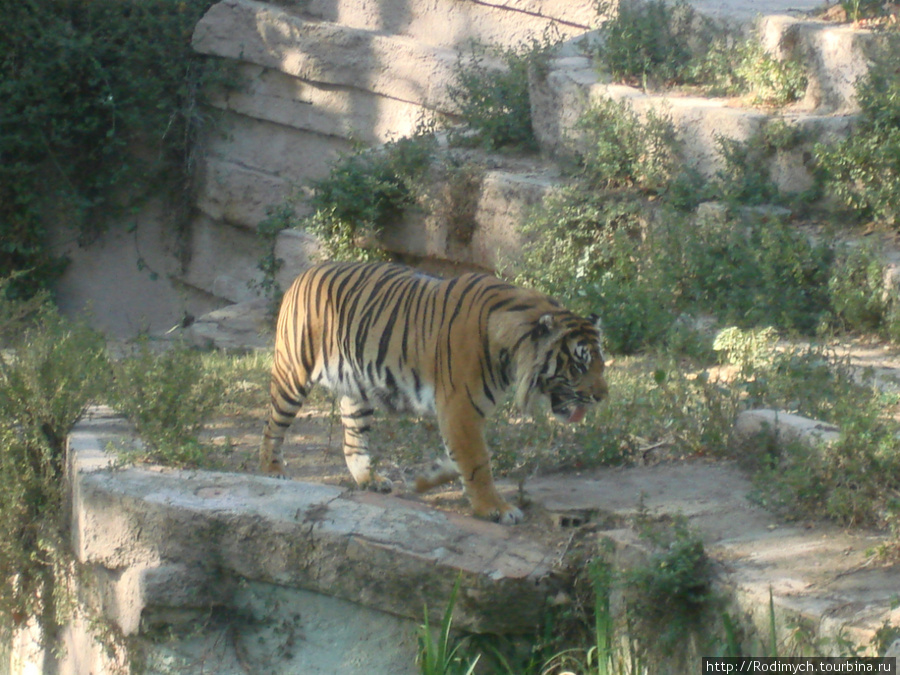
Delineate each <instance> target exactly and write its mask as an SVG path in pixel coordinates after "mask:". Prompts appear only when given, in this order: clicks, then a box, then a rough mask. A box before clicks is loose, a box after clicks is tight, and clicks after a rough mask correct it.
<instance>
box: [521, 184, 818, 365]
mask: <svg viewBox="0 0 900 675" xmlns="http://www.w3.org/2000/svg"><path fill="white" fill-rule="evenodd" d="M583 194H584V193H582V192H579V191H573V192H567V193H564V194H563V195H562V196H561V198H560V200H559V201H554V200H549V201H548V202H547V204H546V205H545V210H544V211H543V212H542V213H540V214H539V215H538V216H537V218H536V220H534V221H533V225H532V227H533V228H534V230H532V231H539V232H540V233H541V234H540V235H539V236H538V237H536V238H535V239H533V240H532V241H531V242H530V243H529V244H528V245H527V246H526V247H525V250H524V254H523V264H522V266H521V270H522V272H521V274H520V278H521V279H522V280H523V281H526V282H528V283H530V284H532V285H535V286H537V287H539V288H541V289H542V290H545V291H547V292H550V293H552V294H554V295H556V296H557V297H560V298H561V299H563V300H564V301H565V302H566V303H568V304H569V305H571V306H573V307H574V308H575V309H578V310H580V311H583V312H587V311H596V312H598V313H599V314H600V316H602V317H603V319H604V330H605V334H606V339H607V342H608V345H609V348H610V349H611V350H612V351H614V352H618V353H633V352H635V351H637V350H639V349H642V348H644V347H646V346H648V345H653V344H660V343H664V342H666V341H667V340H669V339H670V338H671V337H673V334H672V331H673V329H674V328H675V327H676V323H675V322H676V319H677V318H678V317H680V316H682V315H684V314H686V313H687V314H690V315H695V316H696V315H698V314H711V315H713V316H716V317H717V318H718V319H719V320H720V321H722V322H723V323H724V324H734V325H738V326H743V327H748V326H754V325H773V326H776V327H779V328H782V329H785V330H797V331H801V332H807V333H808V332H811V331H814V330H815V329H816V328H818V326H819V325H820V323H821V321H822V318H823V316H824V315H825V313H826V311H827V308H828V294H827V282H828V279H829V275H830V272H831V269H832V268H831V253H830V251H829V250H828V248H827V247H825V246H824V245H820V244H814V243H811V242H810V241H809V240H808V239H807V238H806V237H805V235H803V233H802V232H800V231H798V230H797V229H796V228H794V227H792V226H790V225H788V224H785V223H782V222H779V221H777V220H775V221H770V220H769V219H767V218H764V217H754V216H753V215H752V214H750V215H749V216H747V217H745V218H731V217H727V216H726V217H723V218H721V219H720V218H715V217H710V218H699V219H694V220H692V219H689V218H688V217H687V216H685V215H684V214H680V213H678V212H675V211H672V210H671V209H661V210H659V211H658V212H656V213H655V214H654V215H652V216H650V215H648V214H649V212H647V211H645V212H644V213H642V212H641V205H640V203H638V202H633V201H626V202H624V203H619V202H616V201H615V200H614V198H611V199H609V200H608V201H606V202H605V203H599V204H598V203H595V202H594V201H593V199H594V198H595V197H596V196H597V195H596V194H592V195H589V196H588V197H587V199H588V200H591V201H589V202H588V203H577V202H578V200H581V199H582V198H583ZM605 196H606V197H614V196H611V195H605ZM572 201H575V202H576V203H575V204H572V203H571V202H572ZM645 208H646V207H645ZM611 215H615V216H616V217H611ZM643 223H647V224H646V225H645V226H642V225H643Z"/></svg>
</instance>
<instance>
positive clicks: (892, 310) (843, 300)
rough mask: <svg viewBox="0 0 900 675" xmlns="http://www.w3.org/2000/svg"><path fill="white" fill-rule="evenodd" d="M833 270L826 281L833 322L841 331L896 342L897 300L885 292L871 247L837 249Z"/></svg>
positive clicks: (899, 327) (880, 266) (898, 335)
mask: <svg viewBox="0 0 900 675" xmlns="http://www.w3.org/2000/svg"><path fill="white" fill-rule="evenodd" d="M835 268H836V272H835V273H834V274H832V275H831V278H830V279H829V281H828V294H829V298H830V300H831V308H832V309H831V312H832V320H833V322H834V323H835V324H836V325H837V326H838V327H839V328H842V329H844V330H857V331H863V332H868V333H881V334H883V335H884V336H885V337H888V338H890V339H892V340H897V339H898V338H900V316H898V308H900V306H898V298H897V296H896V292H890V291H888V290H887V288H886V284H885V269H884V263H883V262H882V259H881V257H880V255H879V253H878V251H877V250H875V248H874V246H866V245H860V246H853V247H850V246H845V247H842V248H839V249H838V252H837V263H836V265H835Z"/></svg>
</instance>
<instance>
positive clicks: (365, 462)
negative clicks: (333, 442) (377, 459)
mask: <svg viewBox="0 0 900 675" xmlns="http://www.w3.org/2000/svg"><path fill="white" fill-rule="evenodd" d="M374 415H375V411H374V410H373V409H372V406H371V405H370V404H369V403H367V402H365V401H359V400H357V399H354V398H352V397H350V396H343V397H341V424H342V425H343V427H344V460H345V461H346V462H347V468H348V469H349V470H350V474H351V475H352V476H353V480H355V481H356V484H357V485H359V486H360V487H366V488H369V489H371V490H377V491H378V492H390V491H391V489H392V488H393V485H392V484H391V481H390V480H389V479H387V478H385V477H384V476H382V475H380V474H378V473H377V472H375V471H374V470H373V469H372V457H371V455H369V431H370V430H371V428H372V418H373V417H374Z"/></svg>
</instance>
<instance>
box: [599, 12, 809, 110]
mask: <svg viewBox="0 0 900 675" xmlns="http://www.w3.org/2000/svg"><path fill="white" fill-rule="evenodd" d="M604 8H605V9H608V4H607V3H603V2H601V3H600V9H601V11H602V10H604ZM600 33H601V37H602V40H601V43H600V45H601V46H600V47H599V51H598V57H599V60H600V62H601V63H602V65H603V67H604V68H605V70H607V71H608V72H609V73H610V74H611V75H612V76H613V77H614V78H616V79H618V80H624V81H626V82H630V83H631V84H636V85H639V86H644V87H646V86H648V85H652V86H660V85H662V86H681V85H690V86H694V87H699V88H700V89H701V90H703V91H705V92H707V93H709V94H713V95H743V94H752V95H753V98H754V101H755V102H756V103H759V104H767V105H785V104H787V103H790V102H792V101H795V100H797V99H798V98H800V96H801V95H802V94H803V92H804V91H805V89H806V74H805V71H804V69H803V66H802V64H801V63H800V61H799V60H798V59H796V58H793V57H791V58H787V59H785V60H778V59H775V58H774V57H772V56H771V55H769V54H768V53H766V52H765V51H764V50H763V48H762V45H761V44H760V43H759V41H758V40H755V39H753V38H752V37H750V38H744V37H741V36H740V35H737V34H735V33H734V32H733V31H731V30H729V29H727V28H725V27H724V26H716V25H715V24H714V23H713V22H712V21H711V20H710V19H707V18H704V17H703V16H702V15H700V14H698V13H697V12H696V11H695V10H694V9H693V8H692V7H691V6H690V5H689V4H688V3H687V2H685V1H684V0H676V2H673V3H669V2H666V1H665V0H644V1H638V2H628V3H621V4H619V5H618V6H617V11H616V13H615V16H614V17H613V18H612V19H610V20H609V21H606V22H605V23H604V24H603V26H602V27H601V29H600Z"/></svg>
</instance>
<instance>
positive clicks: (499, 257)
mask: <svg viewBox="0 0 900 675" xmlns="http://www.w3.org/2000/svg"><path fill="white" fill-rule="evenodd" d="M429 183H430V188H429V189H430V192H431V194H430V198H429V200H428V208H427V213H424V214H423V213H421V212H415V211H413V212H410V213H407V214H406V215H405V216H404V218H403V219H401V220H400V221H398V222H396V223H394V224H391V225H389V226H387V227H385V228H384V230H383V231H382V234H381V238H380V242H381V244H382V245H383V246H384V247H385V248H387V249H388V250H390V251H394V252H397V253H401V254H404V255H411V256H415V257H418V258H432V259H443V260H449V261H452V262H454V263H461V264H464V265H473V266H476V267H480V268H483V269H488V270H494V269H496V268H497V266H498V265H499V264H500V263H501V262H502V261H506V262H508V261H510V260H513V259H515V258H516V257H517V256H518V255H519V251H520V246H521V233H520V231H519V229H520V227H521V224H522V223H523V222H524V220H525V218H526V216H527V215H528V212H529V211H530V209H532V208H533V207H534V206H535V205H537V204H539V203H541V202H542V201H543V199H544V198H545V197H546V196H547V195H548V194H549V193H550V192H552V191H553V190H554V189H557V188H558V186H559V183H560V178H559V174H558V172H557V171H556V170H555V169H552V168H549V167H547V166H533V167H532V168H531V170H527V169H524V168H519V169H517V170H510V169H505V168H499V169H485V170H484V172H483V173H482V174H480V175H476V177H475V179H474V184H473V185H471V186H469V187H467V188H465V190H464V191H463V192H462V194H463V198H462V199H460V197H459V189H458V188H454V187H453V186H452V179H450V178H448V177H447V176H446V174H444V173H443V172H442V170H440V169H438V170H436V171H435V172H434V174H433V175H432V176H431V177H430V178H429Z"/></svg>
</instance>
